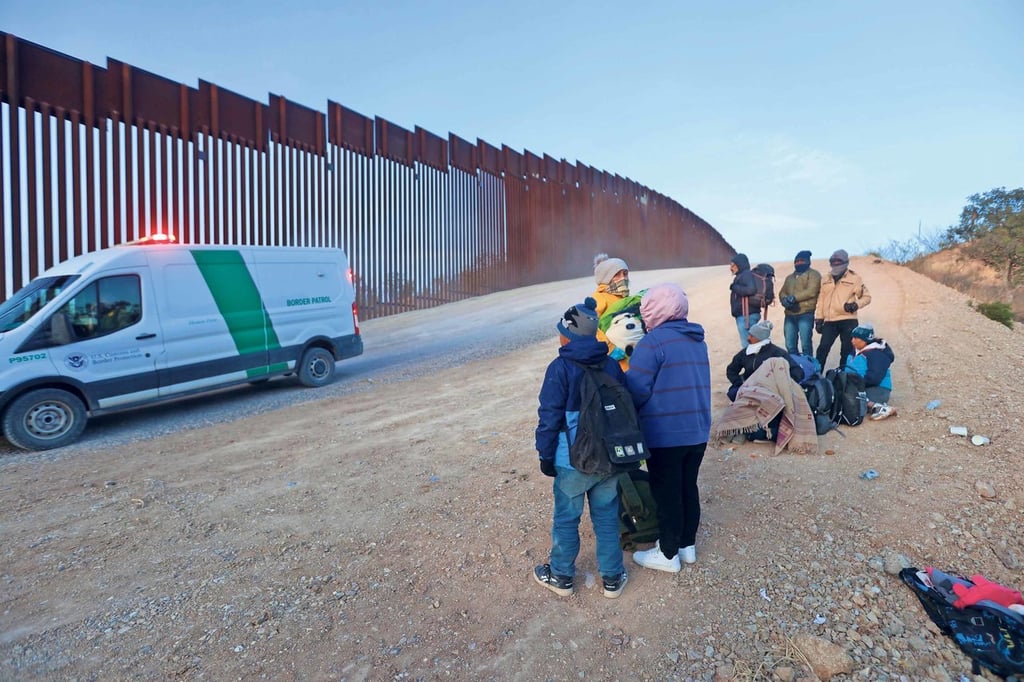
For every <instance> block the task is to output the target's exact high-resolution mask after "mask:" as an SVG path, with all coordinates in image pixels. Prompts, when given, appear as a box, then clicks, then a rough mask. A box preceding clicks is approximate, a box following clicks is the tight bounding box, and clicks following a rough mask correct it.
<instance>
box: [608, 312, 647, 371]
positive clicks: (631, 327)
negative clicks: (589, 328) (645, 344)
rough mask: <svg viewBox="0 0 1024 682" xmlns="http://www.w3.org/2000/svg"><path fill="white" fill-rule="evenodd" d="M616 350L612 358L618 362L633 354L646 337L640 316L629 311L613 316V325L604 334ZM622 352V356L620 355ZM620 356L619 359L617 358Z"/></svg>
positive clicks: (613, 350) (613, 351)
mask: <svg viewBox="0 0 1024 682" xmlns="http://www.w3.org/2000/svg"><path fill="white" fill-rule="evenodd" d="M604 335H605V337H607V339H608V340H609V341H611V343H612V345H613V346H615V348H613V349H612V352H611V356H612V357H613V358H615V359H616V360H621V359H622V358H623V357H627V358H628V357H629V356H630V355H632V354H633V349H634V348H635V347H636V344H637V342H638V341H640V339H642V338H643V336H644V325H643V322H641V321H640V315H639V314H637V313H634V312H632V311H629V310H623V311H621V312H619V313H616V314H615V315H613V316H612V319H611V324H609V325H608V329H607V330H606V331H605V333H604ZM617 351H618V352H620V353H621V355H619V353H617ZM616 355H619V357H616Z"/></svg>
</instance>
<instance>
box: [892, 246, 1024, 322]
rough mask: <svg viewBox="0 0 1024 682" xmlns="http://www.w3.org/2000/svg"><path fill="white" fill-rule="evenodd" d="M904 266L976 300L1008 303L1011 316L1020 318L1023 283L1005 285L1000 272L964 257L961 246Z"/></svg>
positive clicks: (1023, 318)
mask: <svg viewBox="0 0 1024 682" xmlns="http://www.w3.org/2000/svg"><path fill="white" fill-rule="evenodd" d="M907 267H909V268H910V269H911V270H914V271H915V272H919V273H921V274H922V275H926V276H928V277H930V278H931V279H933V280H935V281H936V282H938V283H940V284H945V285H946V286H948V287H951V288H953V289H956V290H957V291H959V292H960V293H963V294H966V295H967V296H969V297H970V298H971V299H972V300H973V301H974V302H976V303H991V302H993V301H1002V302H1004V303H1009V304H1010V305H1011V306H1013V314H1014V317H1015V319H1016V320H1017V321H1018V322H1024V287H1016V288H1010V287H1008V286H1007V285H1006V280H1005V278H1004V277H1003V273H1000V272H999V271H998V270H996V269H995V268H993V267H990V266H988V265H985V264H984V263H982V262H981V261H979V260H975V259H972V258H968V257H967V256H966V255H964V253H963V247H962V246H954V247H952V248H948V249H943V250H942V251H937V252H935V253H930V254H927V255H925V256H921V257H919V258H916V259H914V260H913V261H911V262H909V263H907Z"/></svg>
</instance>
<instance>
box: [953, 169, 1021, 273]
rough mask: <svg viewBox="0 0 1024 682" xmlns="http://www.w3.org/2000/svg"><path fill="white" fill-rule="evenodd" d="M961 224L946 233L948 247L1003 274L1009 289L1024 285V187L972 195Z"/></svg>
mask: <svg viewBox="0 0 1024 682" xmlns="http://www.w3.org/2000/svg"><path fill="white" fill-rule="evenodd" d="M967 200H968V202H970V203H968V204H967V205H966V206H964V210H963V211H961V212H960V223H959V224H958V225H952V226H950V228H949V229H948V230H946V237H945V243H946V245H949V246H951V245H953V244H964V245H965V246H964V252H965V254H966V255H967V256H969V257H971V258H977V259H978V260H980V261H982V262H984V263H985V264H986V265H990V266H992V267H994V268H997V269H999V270H1000V271H1002V272H1003V274H1004V275H1005V277H1006V283H1007V284H1008V285H1009V286H1011V287H1012V286H1016V285H1018V284H1024V187H1018V188H1017V189H1012V190H1007V189H1006V188H1005V187H997V188H996V189H992V190H989V191H988V192H985V193H984V194H972V195H971V196H969V197H968V198H967Z"/></svg>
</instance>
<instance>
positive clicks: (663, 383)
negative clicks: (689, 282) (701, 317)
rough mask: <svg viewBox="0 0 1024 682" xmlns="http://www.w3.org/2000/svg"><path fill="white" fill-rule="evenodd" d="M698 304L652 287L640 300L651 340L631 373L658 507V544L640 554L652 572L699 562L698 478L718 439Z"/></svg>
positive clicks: (674, 289)
mask: <svg viewBox="0 0 1024 682" xmlns="http://www.w3.org/2000/svg"><path fill="white" fill-rule="evenodd" d="M689 310H690V303H689V300H688V299H687V297H686V292H684V291H683V290H682V288H680V287H679V285H677V284H659V285H658V286H655V287H651V288H650V289H648V290H647V293H645V294H644V297H643V299H642V301H641V302H640V315H641V316H642V317H643V320H644V324H646V325H647V330H648V331H647V335H646V336H644V337H643V338H642V339H640V341H639V342H638V343H637V345H636V348H635V349H634V350H633V356H632V358H631V359H630V362H629V371H628V372H627V373H626V387H627V388H628V389H629V392H630V394H631V395H632V396H633V404H634V405H636V409H637V414H638V415H639V417H640V426H641V427H642V428H643V431H644V442H645V443H646V444H647V447H648V448H649V450H650V455H651V456H650V459H648V460H647V470H648V471H649V472H650V476H651V478H650V480H651V494H652V495H653V496H654V502H655V504H656V505H657V513H658V542H657V544H655V545H654V547H652V548H651V549H648V550H644V551H641V552H634V553H633V561H635V562H636V563H638V564H640V565H641V566H643V567H645V568H653V569H656V570H659V571H667V572H670V573H678V572H679V570H680V569H681V567H682V566H681V563H680V562H685V563H688V564H692V563H694V562H695V561H697V548H696V537H697V528H698V526H699V525H700V493H699V491H698V489H697V474H698V471H699V470H700V465H701V461H702V460H703V459H704V450H705V448H706V447H707V444H708V437H709V435H710V433H711V365H710V360H709V359H708V346H707V344H706V343H705V342H704V328H703V327H701V326H700V325H699V324H696V323H694V322H690V321H688V320H687V319H686V316H687V315H688V314H689Z"/></svg>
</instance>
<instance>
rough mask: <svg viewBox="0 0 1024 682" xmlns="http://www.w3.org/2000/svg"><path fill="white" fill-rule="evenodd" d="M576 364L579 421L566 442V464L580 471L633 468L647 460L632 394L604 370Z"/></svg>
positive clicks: (606, 471) (604, 472)
mask: <svg viewBox="0 0 1024 682" xmlns="http://www.w3.org/2000/svg"><path fill="white" fill-rule="evenodd" d="M576 364H577V365H579V367H580V368H582V369H583V373H582V375H581V377H580V415H579V422H578V423H577V425H576V438H575V440H573V441H572V444H571V445H569V463H570V464H572V466H573V468H574V469H576V471H579V472H581V473H584V474H610V473H614V472H616V471H626V470H629V469H635V468H637V467H638V466H640V462H641V461H642V460H645V459H647V447H646V446H645V445H644V436H643V432H642V431H641V430H640V420H639V418H638V417H637V414H636V408H634V407H633V398H632V396H630V394H629V391H627V390H626V387H625V386H623V385H622V384H620V383H619V382H618V381H616V380H615V379H613V378H612V377H611V376H609V375H608V373H607V372H605V371H604V369H602V368H600V367H593V366H590V365H583V364H580V363H576ZM567 430H568V428H567Z"/></svg>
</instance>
